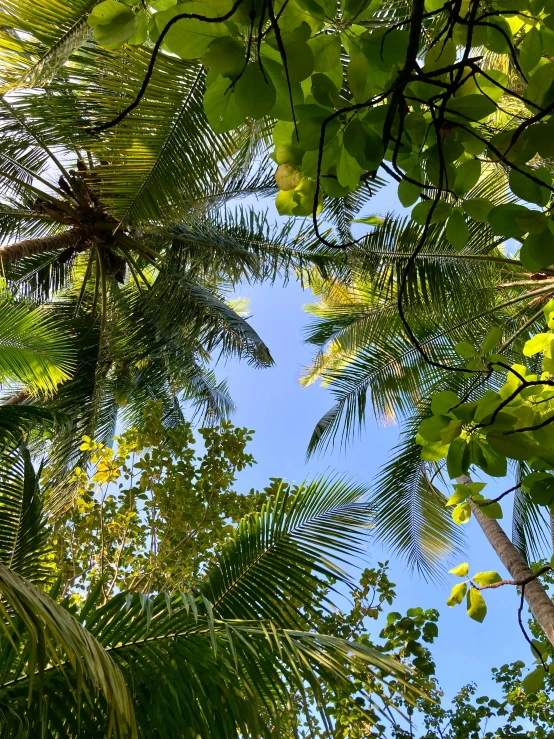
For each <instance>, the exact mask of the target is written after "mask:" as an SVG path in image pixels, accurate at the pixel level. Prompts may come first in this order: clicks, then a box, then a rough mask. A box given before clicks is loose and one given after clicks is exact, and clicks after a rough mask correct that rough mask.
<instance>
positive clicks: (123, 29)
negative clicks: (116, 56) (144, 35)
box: [88, 0, 139, 49]
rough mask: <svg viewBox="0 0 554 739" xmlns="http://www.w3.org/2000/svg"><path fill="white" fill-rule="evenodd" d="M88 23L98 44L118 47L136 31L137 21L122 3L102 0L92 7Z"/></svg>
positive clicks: (109, 47)
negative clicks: (102, 0)
mask: <svg viewBox="0 0 554 739" xmlns="http://www.w3.org/2000/svg"><path fill="white" fill-rule="evenodd" d="M88 24H89V26H91V27H92V28H94V40H95V41H96V42H97V43H98V44H99V45H100V46H105V47H106V48H108V49H118V48H119V47H121V46H123V44H124V43H126V42H127V41H128V40H129V39H130V38H131V37H132V36H133V34H134V33H135V32H136V31H137V29H138V25H139V21H138V16H137V15H135V13H133V11H132V10H130V8H129V7H128V6H126V5H125V4H124V3H118V2H116V1H115V0H104V2H102V3H99V4H98V5H96V6H95V7H94V8H93V11H92V13H91V14H90V15H89V17H88Z"/></svg>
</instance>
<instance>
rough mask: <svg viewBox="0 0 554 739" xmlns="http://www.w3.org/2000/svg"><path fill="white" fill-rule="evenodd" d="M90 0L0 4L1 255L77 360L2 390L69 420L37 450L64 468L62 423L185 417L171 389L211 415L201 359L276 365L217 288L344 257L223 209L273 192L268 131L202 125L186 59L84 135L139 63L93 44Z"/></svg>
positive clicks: (100, 430) (111, 106)
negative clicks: (234, 357)
mask: <svg viewBox="0 0 554 739" xmlns="http://www.w3.org/2000/svg"><path fill="white" fill-rule="evenodd" d="M93 5H94V3H91V2H83V0H72V1H71V2H69V3H65V4H61V5H54V6H53V5H52V4H51V3H49V2H47V0H40V1H39V2H37V3H35V2H28V0H17V2H11V1H9V2H3V3H2V4H1V5H0V8H1V10H2V13H1V14H0V50H1V52H0V54H1V55H0V79H1V80H2V82H3V95H2V97H1V98H0V192H1V193H2V197H1V204H0V260H1V262H2V268H3V270H4V274H5V276H6V280H7V285H8V288H9V290H10V291H11V293H12V294H13V295H14V296H16V298H15V299H16V300H21V299H23V298H24V299H25V300H26V301H28V302H29V301H30V302H32V303H37V304H40V305H42V306H43V311H44V314H45V316H48V317H49V318H50V320H52V321H53V323H54V324H55V325H58V326H63V330H64V331H65V332H66V333H67V334H68V335H69V336H70V337H71V341H72V344H73V347H72V348H73V352H74V358H75V359H74V365H73V368H74V369H73V371H72V373H71V378H69V379H68V378H66V381H65V382H64V383H63V384H59V383H58V386H57V389H56V392H55V393H50V394H49V396H48V397H45V394H44V393H41V392H39V390H38V389H37V388H33V387H31V386H30V385H28V384H27V383H26V382H25V381H21V378H19V381H18V380H17V378H13V377H12V378H11V379H12V383H11V384H10V386H9V388H8V392H7V393H6V394H5V398H4V402H5V403H8V404H10V405H15V404H25V405H26V406H29V405H35V404H36V403H39V404H40V405H41V406H42V407H45V406H47V407H49V408H50V409H51V410H52V411H56V412H57V414H58V416H60V414H61V415H62V416H63V417H64V418H65V419H66V423H65V424H64V425H63V427H59V429H58V434H57V436H56V445H55V454H54V456H53V457H52V459H51V462H52V464H54V463H55V464H56V465H57V466H58V467H59V468H60V470H62V471H63V470H64V469H66V468H67V464H68V463H71V464H73V463H74V462H75V461H76V460H75V458H74V456H75V452H74V450H75V444H74V439H75V438H80V436H82V435H83V434H88V435H90V436H91V437H94V438H98V439H100V440H106V441H107V440H109V439H111V437H112V436H113V433H114V426H115V423H116V420H117V418H118V411H119V410H120V409H123V412H124V414H125V416H126V419H125V420H131V421H132V420H133V418H134V416H135V415H136V413H137V412H138V411H137V409H140V406H141V404H142V403H143V402H144V399H145V398H149V397H156V398H158V399H159V400H161V401H162V402H163V404H164V409H165V412H166V420H167V422H168V423H174V422H179V421H180V420H182V410H181V406H180V403H179V401H180V400H186V401H188V402H189V403H192V405H193V410H194V408H196V410H198V411H199V412H200V413H201V414H202V416H203V418H204V421H208V422H210V421H214V420H216V419H217V418H220V417H221V416H222V415H223V416H224V415H225V414H226V413H227V412H228V411H229V409H230V408H231V406H232V402H231V399H230V398H229V395H228V392H227V389H226V387H225V384H224V383H218V382H217V381H216V380H215V378H214V376H213V373H212V372H211V370H210V369H209V362H210V361H211V359H212V358H215V357H217V356H220V355H221V354H223V355H227V354H229V353H235V354H238V355H239V356H244V357H245V358H246V359H247V360H248V361H249V362H252V363H254V364H256V365H257V366H260V367H267V366H270V365H271V364H272V359H271V355H270V352H269V350H268V348H267V347H266V345H265V344H264V342H263V341H262V339H261V338H260V337H259V336H258V335H257V334H256V332H255V331H254V330H253V329H252V327H251V326H250V324H249V323H248V320H247V319H246V317H245V315H244V313H243V312H241V311H239V310H238V309H236V307H237V306H236V304H234V303H233V302H232V300H231V298H232V294H233V291H234V289H235V286H236V285H237V283H239V282H241V283H245V282H248V281H253V280H261V279H267V280H275V279H276V278H277V277H281V278H283V279H286V278H287V276H288V275H290V274H293V273H294V272H295V271H298V270H300V271H301V272H302V271H303V273H304V274H306V272H305V268H306V267H310V268H312V267H314V265H315V267H316V269H317V270H318V272H320V273H321V275H322V276H325V275H329V274H331V273H332V272H335V271H337V270H342V269H343V265H344V264H345V260H344V259H343V258H342V257H341V256H340V255H333V254H331V253H330V251H329V250H326V249H320V248H318V247H314V246H313V244H311V243H310V239H309V236H306V235H305V233H301V232H299V231H298V229H293V226H292V225H289V226H287V227H285V228H284V229H282V230H279V229H276V228H275V227H273V226H271V225H270V224H269V223H268V221H267V219H265V218H264V217H263V215H257V216H254V215H253V214H252V213H251V212H249V211H248V210H243V209H240V208H236V207H235V208H234V209H233V207H232V208H231V209H229V208H227V209H223V206H225V205H226V204H229V203H232V202H233V201H234V200H235V199H236V198H237V197H239V196H244V195H250V196H263V195H265V194H267V193H268V192H272V191H273V189H274V183H273V178H272V175H271V173H270V170H269V167H268V164H269V160H268V158H267V156H266V153H267V152H266V150H267V140H266V136H265V132H264V129H263V126H261V125H259V124H252V125H245V126H244V127H243V129H242V130H241V131H239V132H238V133H236V134H233V135H232V136H231V135H227V134H224V135H216V134H214V133H213V132H212V130H211V128H210V127H209V125H208V124H207V121H206V118H205V114H204V110H203V105H202V95H203V84H204V80H203V74H204V73H203V72H202V70H201V67H200V65H199V64H197V63H195V62H192V63H191V62H184V61H182V60H180V59H177V58H176V57H173V56H169V55H167V54H163V55H162V56H161V58H160V61H159V64H157V65H156V70H155V73H154V77H153V79H152V83H151V85H150V86H149V90H150V92H149V94H148V96H147V97H146V98H145V99H144V100H143V103H142V104H141V109H140V112H137V115H134V116H129V117H128V118H127V119H126V120H125V121H124V122H123V123H122V125H121V126H118V127H117V129H114V130H112V131H108V132H104V133H99V134H93V133H91V129H93V128H94V125H95V124H96V123H97V122H98V121H101V120H105V119H106V118H109V117H111V116H112V115H113V114H115V112H116V111H117V110H118V109H119V107H120V106H121V103H122V100H124V99H127V98H129V99H131V98H132V97H133V96H134V94H135V92H136V89H137V86H138V85H140V82H141V80H142V78H143V75H144V74H145V71H146V66H147V63H148V60H149V51H148V49H146V48H143V47H140V46H139V47H132V46H125V47H124V48H123V49H121V50H118V51H110V50H107V49H103V48H100V47H98V46H97V45H96V44H95V43H94V42H93V41H92V40H91V39H90V35H89V33H88V26H87V24H86V17H87V14H88V12H89V11H90V9H91V8H92V6H93ZM349 207H352V206H349ZM335 210H336V212H334V213H333V214H332V216H333V217H335V218H336V219H342V220H344V218H345V213H346V211H345V209H344V208H338V209H335ZM14 380H15V382H13V381H14ZM72 455H73V456H72ZM52 464H51V465H49V468H50V469H52ZM61 478H63V473H62V475H61ZM61 478H60V479H61Z"/></svg>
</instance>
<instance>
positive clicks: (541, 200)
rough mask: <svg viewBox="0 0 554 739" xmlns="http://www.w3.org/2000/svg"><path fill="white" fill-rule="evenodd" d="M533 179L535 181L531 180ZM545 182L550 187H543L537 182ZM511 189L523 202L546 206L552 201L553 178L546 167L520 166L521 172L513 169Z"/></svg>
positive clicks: (511, 172)
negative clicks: (551, 186)
mask: <svg viewBox="0 0 554 739" xmlns="http://www.w3.org/2000/svg"><path fill="white" fill-rule="evenodd" d="M531 177H533V178H534V179H531ZM536 179H538V180H540V181H541V182H544V183H545V184H546V185H547V186H548V187H541V185H539V184H538V183H537V182H536V181H534V180H536ZM509 181H510V189H511V191H512V192H513V193H514V195H517V197H518V198H521V199H522V200H527V201H528V202H529V203H536V204H537V205H546V204H547V203H548V201H549V199H550V190H549V186H550V185H551V184H552V177H551V176H550V173H549V172H548V170H547V169H546V167H538V168H536V169H533V168H532V167H526V166H524V165H520V167H519V170H516V169H512V170H511V171H510V180H509Z"/></svg>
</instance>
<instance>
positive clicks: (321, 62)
mask: <svg viewBox="0 0 554 739" xmlns="http://www.w3.org/2000/svg"><path fill="white" fill-rule="evenodd" d="M308 46H309V47H310V48H311V50H312V54H313V57H314V72H327V71H328V70H330V69H333V67H336V66H338V65H340V50H341V45H340V38H339V36H338V35H337V34H328V33H322V34H320V35H319V36H315V37H314V38H311V39H309V41H308Z"/></svg>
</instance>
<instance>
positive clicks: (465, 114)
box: [446, 95, 496, 122]
mask: <svg viewBox="0 0 554 739" xmlns="http://www.w3.org/2000/svg"><path fill="white" fill-rule="evenodd" d="M495 111H496V105H495V104H494V102H493V101H492V100H488V99H487V98H486V97H485V96H484V95H466V96H465V97H461V98H451V99H450V100H449V101H448V103H447V105H446V114H447V115H448V116H449V117H451V118H455V119H456V118H457V119H458V120H460V121H464V122H467V121H482V120H484V119H485V118H488V117H489V116H490V115H492V114H493V113H494V112H495ZM454 114H455V115H454Z"/></svg>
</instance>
